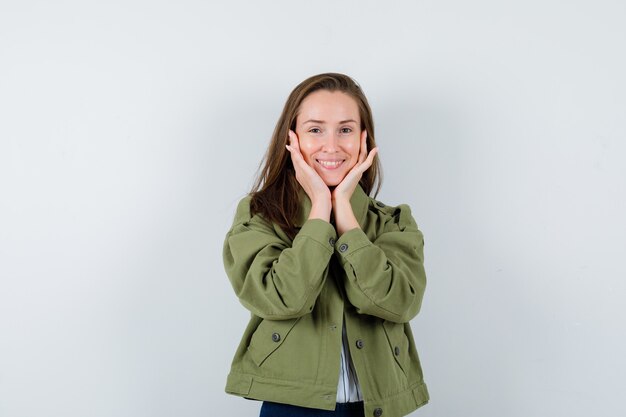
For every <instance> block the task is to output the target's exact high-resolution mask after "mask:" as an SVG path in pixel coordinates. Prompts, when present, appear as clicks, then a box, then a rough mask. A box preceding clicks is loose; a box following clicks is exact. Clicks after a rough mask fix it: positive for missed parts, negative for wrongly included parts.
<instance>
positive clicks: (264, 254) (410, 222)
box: [223, 186, 429, 417]
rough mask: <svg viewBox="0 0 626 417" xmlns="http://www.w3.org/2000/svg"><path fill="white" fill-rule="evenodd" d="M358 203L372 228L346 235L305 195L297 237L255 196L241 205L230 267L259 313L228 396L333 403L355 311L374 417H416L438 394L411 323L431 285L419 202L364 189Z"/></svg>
mask: <svg viewBox="0 0 626 417" xmlns="http://www.w3.org/2000/svg"><path fill="white" fill-rule="evenodd" d="M351 204H352V209H353V211H354V215H355V217H356V218H357V221H358V222H359V225H360V226H361V228H360V229H359V228H356V229H352V230H349V231H347V232H346V233H344V234H343V235H342V236H341V237H339V239H337V233H336V231H335V228H334V226H333V225H332V224H331V223H328V222H326V221H324V220H321V219H309V220H307V217H308V215H309V212H310V210H311V202H310V200H309V199H308V197H306V194H304V193H303V192H302V205H301V210H300V213H299V220H298V222H297V223H296V226H298V227H300V230H299V232H298V234H297V235H296V237H295V238H294V239H293V241H292V240H291V239H289V237H287V235H286V234H285V233H284V232H283V231H282V229H281V228H280V227H278V226H276V225H273V224H271V223H268V222H267V221H265V220H264V219H263V218H262V217H261V216H260V215H254V216H251V215H250V197H249V196H248V197H245V198H243V199H242V200H241V201H240V202H239V205H238V207H237V212H236V215H235V219H234V222H233V226H232V228H231V229H230V231H229V232H228V233H227V235H226V239H225V242H224V253H223V255H224V266H225V269H226V273H227V275H228V277H229V279H230V282H231V284H232V286H233V289H234V290H235V293H236V294H237V296H238V297H239V300H240V302H241V303H242V304H243V305H244V306H245V307H246V308H247V309H248V310H250V311H251V312H252V315H251V318H250V322H249V323H248V326H247V328H246V329H245V332H244V335H243V338H242V340H241V343H240V345H239V348H238V349H237V351H236V353H235V357H234V359H233V362H232V366H231V371H230V373H229V375H228V380H227V383H226V392H227V393H230V394H234V395H239V396H242V397H246V398H250V399H256V400H267V401H273V402H280V403H287V404H294V405H298V406H302V407H311V408H319V409H325V410H333V409H334V408H335V402H336V398H337V384H338V378H339V371H340V363H339V361H340V351H341V346H342V342H341V336H342V335H341V333H342V322H343V320H344V318H345V326H346V332H347V336H348V342H349V346H350V355H351V357H352V361H353V363H354V368H355V371H356V374H357V378H358V381H359V384H360V387H361V391H362V393H363V400H364V403H365V416H376V417H377V416H381V415H382V416H384V417H399V416H405V415H407V414H409V413H410V412H411V411H413V410H415V409H416V408H418V407H420V406H421V405H424V404H426V403H427V402H428V399H429V397H428V391H427V388H426V384H425V383H424V380H423V377H422V369H421V366H420V362H419V358H418V355H417V351H416V348H415V342H414V339H413V334H412V332H411V327H410V325H409V323H408V322H409V320H411V319H412V318H413V317H415V315H416V314H417V313H418V311H419V310H420V306H421V302H422V296H423V294H424V289H425V286H426V275H425V272H424V266H423V245H424V240H423V236H422V233H421V231H420V230H418V227H417V225H416V223H415V220H414V219H413V217H412V216H411V211H410V208H409V206H407V205H404V204H402V205H399V206H397V207H389V206H385V205H383V204H382V203H380V202H378V201H376V200H374V199H372V198H371V197H369V196H368V195H367V194H365V192H364V191H363V189H362V188H361V187H360V186H357V188H356V190H355V191H354V194H353V195H352V198H351ZM381 413H382V414H381Z"/></svg>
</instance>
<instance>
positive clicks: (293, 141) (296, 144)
mask: <svg viewBox="0 0 626 417" xmlns="http://www.w3.org/2000/svg"><path fill="white" fill-rule="evenodd" d="M289 139H290V143H289V144H290V145H291V146H292V147H293V148H294V149H297V150H298V152H300V141H299V140H298V135H297V134H296V132H294V131H293V130H291V129H289Z"/></svg>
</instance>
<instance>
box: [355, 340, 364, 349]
mask: <svg viewBox="0 0 626 417" xmlns="http://www.w3.org/2000/svg"><path fill="white" fill-rule="evenodd" d="M363 346H365V343H363V341H362V340H361V339H358V340H357V341H356V347H357V348H358V349H363Z"/></svg>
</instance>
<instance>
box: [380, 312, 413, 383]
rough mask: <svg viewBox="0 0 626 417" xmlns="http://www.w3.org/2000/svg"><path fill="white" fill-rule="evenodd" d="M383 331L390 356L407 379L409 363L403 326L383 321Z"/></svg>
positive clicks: (406, 339) (407, 346)
mask: <svg viewBox="0 0 626 417" xmlns="http://www.w3.org/2000/svg"><path fill="white" fill-rule="evenodd" d="M383 329H385V334H386V335H387V341H388V342H389V349H390V351H391V355H392V356H393V358H394V359H395V361H396V363H397V364H398V366H399V367H400V369H401V370H402V372H403V373H404V375H405V376H406V377H408V371H409V367H408V365H409V361H410V359H409V339H408V338H407V337H406V334H405V333H404V324H403V323H394V322H391V321H387V320H385V321H383Z"/></svg>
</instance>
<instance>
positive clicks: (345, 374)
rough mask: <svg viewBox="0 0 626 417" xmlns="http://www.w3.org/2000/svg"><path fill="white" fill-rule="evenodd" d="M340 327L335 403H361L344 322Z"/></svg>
mask: <svg viewBox="0 0 626 417" xmlns="http://www.w3.org/2000/svg"><path fill="white" fill-rule="evenodd" d="M341 327H342V330H341V335H342V336H341V341H342V343H341V360H340V368H341V370H340V371H339V384H338V385H337V402H338V403H351V402H355V401H363V394H362V393H361V387H360V386H359V381H358V379H357V376H356V372H355V371H354V366H353V365H352V358H351V357H350V348H349V347H348V336H347V335H346V324H345V321H344V322H343V323H342V326H341Z"/></svg>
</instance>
